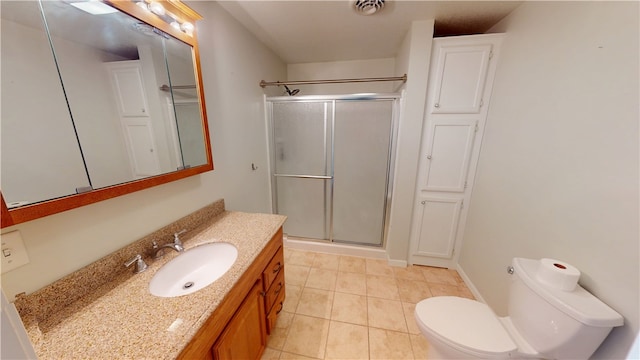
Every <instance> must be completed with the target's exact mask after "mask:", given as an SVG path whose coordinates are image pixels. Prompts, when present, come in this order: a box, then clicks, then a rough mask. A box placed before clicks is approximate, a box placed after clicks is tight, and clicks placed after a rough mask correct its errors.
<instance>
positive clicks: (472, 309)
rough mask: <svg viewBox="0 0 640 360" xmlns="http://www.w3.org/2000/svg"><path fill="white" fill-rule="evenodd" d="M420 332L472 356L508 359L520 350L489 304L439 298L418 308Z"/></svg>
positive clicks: (429, 299)
mask: <svg viewBox="0 0 640 360" xmlns="http://www.w3.org/2000/svg"><path fill="white" fill-rule="evenodd" d="M415 316H416V321H417V322H418V326H419V327H420V329H421V330H423V331H426V332H428V333H429V334H430V335H432V336H433V337H434V338H435V339H437V340H439V341H441V342H443V343H445V344H447V345H449V346H450V347H452V348H454V349H457V350H458V351H462V352H464V353H467V354H469V355H473V356H477V357H481V358H508V357H509V353H513V352H516V351H517V349H518V346H517V345H516V343H515V342H514V341H513V340H512V339H511V336H510V335H509V333H508V332H507V330H506V329H505V328H504V326H502V323H501V322H500V320H498V318H497V317H496V315H495V314H494V313H493V311H491V308H489V307H488V306H487V305H486V304H483V303H481V302H478V301H475V300H470V299H465V298H460V297H456V296H437V297H431V298H428V299H425V300H422V301H420V302H419V303H417V304H416V308H415Z"/></svg>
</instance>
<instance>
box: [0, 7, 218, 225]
mask: <svg viewBox="0 0 640 360" xmlns="http://www.w3.org/2000/svg"><path fill="white" fill-rule="evenodd" d="M0 6H2V9H0V16H2V21H1V22H0V24H1V27H2V28H1V36H2V39H1V42H0V44H1V46H2V49H1V51H0V54H1V56H2V59H1V60H2V61H1V66H2V69H1V71H2V78H1V83H2V89H1V94H2V109H1V112H2V114H1V116H2V120H1V122H0V125H1V131H0V135H1V137H2V138H1V141H2V142H1V144H2V151H1V153H0V154H1V161H0V166H1V170H2V172H1V175H2V176H1V178H0V181H1V189H2V194H1V210H2V213H1V214H0V215H1V220H2V227H3V228H4V227H7V226H11V225H15V224H19V223H23V222H26V221H30V220H34V219H37V218H41V217H44V216H48V215H52V214H56V213H59V212H63V211H66V210H70V209H74V208H77V207H80V206H84V205H88V204H92V203H95V202H99V201H102V200H106V199H110V198H113V197H117V196H121V195H125V194H128V193H131V192H135V191H139V190H143V189H146V188H149V187H153V186H156V185H160V184H164V183H168V182H171V181H175V180H179V179H183V178H186V177H189V176H193V175H196V174H200V173H203V172H206V171H210V170H213V158H212V155H211V146H210V138H209V130H208V123H207V116H206V107H205V102H204V92H203V85H202V79H201V71H200V59H199V51H198V42H197V37H196V29H195V22H196V21H197V20H199V19H201V16H200V15H199V14H197V13H196V12H194V11H193V10H191V9H190V8H189V7H187V6H186V5H184V4H183V3H182V2H180V1H176V0H163V1H157V0H154V1H151V0H134V1H129V0H120V1H110V0H103V1H90V0H78V1H75V0H74V1H69V0H60V1H52V0H47V1H2V2H0Z"/></svg>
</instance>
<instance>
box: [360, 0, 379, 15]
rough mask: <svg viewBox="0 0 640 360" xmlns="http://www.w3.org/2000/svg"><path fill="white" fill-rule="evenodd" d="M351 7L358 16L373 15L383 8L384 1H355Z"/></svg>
mask: <svg viewBox="0 0 640 360" xmlns="http://www.w3.org/2000/svg"><path fill="white" fill-rule="evenodd" d="M353 7H354V8H355V9H356V11H357V12H358V14H362V15H373V14H375V13H377V12H379V11H380V10H382V9H383V8H384V0H356V1H355V2H354V3H353Z"/></svg>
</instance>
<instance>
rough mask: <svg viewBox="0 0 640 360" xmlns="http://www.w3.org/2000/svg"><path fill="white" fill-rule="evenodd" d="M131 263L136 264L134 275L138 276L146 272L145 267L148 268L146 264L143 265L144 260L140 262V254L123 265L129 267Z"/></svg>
mask: <svg viewBox="0 0 640 360" xmlns="http://www.w3.org/2000/svg"><path fill="white" fill-rule="evenodd" d="M133 263H136V269H135V271H134V273H136V274H138V273H141V272H143V271H145V270H147V267H148V266H147V263H145V262H144V260H142V256H141V255H140V254H137V255H136V256H134V257H133V259H131V260H129V261H127V262H126V263H124V266H126V267H129V266H131V265H133Z"/></svg>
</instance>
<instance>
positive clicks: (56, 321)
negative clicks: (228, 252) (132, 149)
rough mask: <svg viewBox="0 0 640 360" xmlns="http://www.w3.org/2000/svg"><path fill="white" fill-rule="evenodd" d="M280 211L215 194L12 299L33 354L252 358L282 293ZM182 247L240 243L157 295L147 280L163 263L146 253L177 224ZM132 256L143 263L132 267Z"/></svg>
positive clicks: (169, 255)
mask: <svg viewBox="0 0 640 360" xmlns="http://www.w3.org/2000/svg"><path fill="white" fill-rule="evenodd" d="M285 219H286V217H284V216H281V215H270V214H251V213H242V212H229V211H225V210H224V203H223V202H222V201H218V202H216V203H214V204H212V205H210V206H208V207H206V208H203V209H201V210H199V211H197V212H195V213H194V214H192V215H189V216H188V217H185V218H183V219H180V220H178V221H177V222H175V223H173V224H171V225H168V226H166V227H164V228H162V229H160V230H158V231H156V232H154V233H153V234H150V235H148V236H146V237H144V238H143V239H140V240H138V241H136V242H135V243H133V244H131V245H129V246H127V247H125V248H123V249H120V250H118V251H116V252H114V253H112V254H110V255H108V256H107V257H105V258H103V259H100V260H98V261H96V262H95V263H93V264H90V265H88V266H86V267H85V268H83V269H80V270H78V271H77V272H75V273H72V274H70V275H68V276H66V277H65V278H63V279H60V280H58V281H56V282H55V283H53V284H50V285H48V286H47V287H45V288H43V289H41V290H38V291H36V292H34V293H32V294H29V295H22V296H18V297H17V299H16V302H15V305H16V307H17V308H18V311H19V313H20V315H21V317H22V320H23V322H24V324H25V328H26V329H27V333H28V334H29V336H30V338H31V342H32V343H33V346H34V348H35V350H36V354H37V355H38V358H39V359H60V358H69V357H72V358H111V359H115V358H118V359H138V358H153V359H175V358H179V359H195V358H198V359H214V358H215V359H230V358H233V359H238V358H240V359H257V358H260V356H261V355H262V352H263V351H264V348H265V346H266V342H267V337H268V336H269V333H270V331H271V329H272V327H273V324H274V322H275V320H276V317H277V316H278V313H279V312H280V311H281V310H282V306H283V302H284V297H285V281H284V280H285V279H284V253H283V248H282V225H283V223H284V221H285ZM183 228H184V229H187V230H188V231H187V232H186V233H185V234H184V235H182V236H181V238H182V239H183V243H184V247H185V249H186V251H189V249H190V248H193V247H195V246H198V245H200V244H204V243H209V242H228V243H230V244H233V245H234V246H235V247H236V248H237V249H238V257H237V260H236V262H235V263H234V264H233V265H232V266H231V268H230V269H229V270H228V271H227V272H226V273H225V274H224V275H223V276H222V277H220V278H219V279H218V280H216V281H215V282H213V283H212V284H211V285H209V286H207V287H205V288H203V289H201V290H199V291H197V292H194V293H191V294H188V295H183V296H178V297H166V298H162V297H157V296H153V295H151V293H150V292H149V282H150V280H151V278H152V277H153V276H154V274H155V273H156V272H157V271H158V270H159V269H160V268H161V267H162V266H163V265H164V264H166V263H167V262H169V261H170V260H172V259H173V258H175V257H176V256H180V254H178V253H177V252H174V251H170V252H166V254H165V256H164V257H163V258H161V259H159V260H152V259H151V258H150V257H149V256H147V254H148V253H149V249H151V248H152V243H153V241H157V242H158V243H159V244H164V243H166V242H171V241H172V234H173V233H175V232H178V231H180V230H182V229H183ZM137 254H141V255H143V258H144V260H145V261H146V262H147V264H148V265H149V267H148V269H147V270H146V271H144V272H142V273H138V274H134V273H133V271H132V270H131V268H124V265H123V264H124V262H125V261H127V260H129V259H131V258H132V257H134V256H135V255H137Z"/></svg>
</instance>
